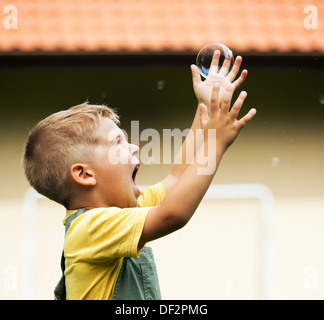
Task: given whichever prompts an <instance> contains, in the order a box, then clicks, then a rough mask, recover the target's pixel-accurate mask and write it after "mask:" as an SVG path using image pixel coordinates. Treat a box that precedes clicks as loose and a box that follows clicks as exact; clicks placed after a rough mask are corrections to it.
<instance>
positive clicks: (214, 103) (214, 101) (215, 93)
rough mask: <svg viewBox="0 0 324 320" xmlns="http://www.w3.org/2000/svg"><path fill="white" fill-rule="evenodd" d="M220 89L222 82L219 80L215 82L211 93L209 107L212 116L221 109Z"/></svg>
mask: <svg viewBox="0 0 324 320" xmlns="http://www.w3.org/2000/svg"><path fill="white" fill-rule="evenodd" d="M219 91H220V84H219V83H218V82H217V83H215V85H214V87H213V90H212V94H211V103H210V108H209V109H210V114H211V116H213V115H215V113H216V112H217V111H219Z"/></svg>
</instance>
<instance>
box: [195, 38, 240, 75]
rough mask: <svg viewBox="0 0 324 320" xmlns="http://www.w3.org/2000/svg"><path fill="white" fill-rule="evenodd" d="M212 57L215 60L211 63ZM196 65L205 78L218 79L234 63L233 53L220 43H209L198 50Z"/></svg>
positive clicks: (226, 73)
mask: <svg viewBox="0 0 324 320" xmlns="http://www.w3.org/2000/svg"><path fill="white" fill-rule="evenodd" d="M217 50H218V51H217ZM214 57H215V60H214V63H213V64H212V60H213V58H214ZM217 58H218V59H217ZM196 65H197V67H198V70H199V73H200V74H201V75H202V76H203V77H204V78H205V79H209V80H211V81H219V80H222V79H223V78H225V77H226V76H227V75H228V73H229V72H230V71H231V69H232V67H233V65H234V57H233V53H232V51H231V50H230V49H229V48H227V47H226V46H225V45H223V44H221V43H210V44H208V45H206V46H205V47H203V48H202V49H201V50H200V51H199V53H198V55H197V58H196Z"/></svg>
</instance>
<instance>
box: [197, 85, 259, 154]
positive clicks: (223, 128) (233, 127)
mask: <svg viewBox="0 0 324 320" xmlns="http://www.w3.org/2000/svg"><path fill="white" fill-rule="evenodd" d="M234 90H235V85H234V84H230V85H229V87H228V90H227V91H226V92H225V94H224V96H223V98H222V99H221V98H220V95H221V88H220V84H219V83H216V84H215V85H214V87H213V89H212V92H211V102H210V107H209V112H208V109H207V107H206V106H205V105H204V104H200V106H199V107H200V124H201V128H202V129H205V138H208V133H207V131H208V129H216V146H217V149H218V148H221V149H220V150H219V151H221V152H224V151H225V150H226V149H227V148H228V147H229V146H230V145H231V144H232V143H233V141H234V140H235V138H236V137H237V135H238V133H239V132H240V130H241V129H242V128H243V127H244V126H245V125H246V124H247V123H248V122H249V121H250V120H251V119H252V118H253V117H254V115H255V114H256V110H255V109H251V110H250V111H249V112H248V113H247V114H246V115H245V116H244V117H243V118H241V119H240V120H237V116H238V114H239V112H240V110H241V107H242V105H243V103H244V100H245V98H246V96H247V93H246V92H245V91H242V92H241V93H240V95H239V96H238V98H237V99H236V101H235V102H234V104H233V106H232V108H230V105H231V101H232V97H233V92H234Z"/></svg>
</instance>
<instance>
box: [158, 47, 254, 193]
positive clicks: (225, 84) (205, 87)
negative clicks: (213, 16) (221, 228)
mask: <svg viewBox="0 0 324 320" xmlns="http://www.w3.org/2000/svg"><path fill="white" fill-rule="evenodd" d="M218 63H219V51H216V52H215V55H214V57H213V61H212V63H211V72H214V71H215V69H217V68H218ZM229 64H230V61H229V60H228V59H225V62H224V64H223V66H222V69H221V70H220V72H223V73H227V72H228V69H229ZM241 64H242V57H240V56H238V57H236V59H235V62H234V66H233V68H232V69H231V70H230V72H229V73H228V74H227V76H226V77H224V78H223V79H222V80H221V81H219V82H218V83H219V85H220V88H219V97H218V99H219V101H222V99H223V97H224V95H225V93H226V91H227V90H229V88H230V87H231V85H232V84H233V85H234V89H237V88H238V87H239V86H240V85H241V84H242V83H243V82H244V80H245V79H246V77H247V73H248V72H247V70H245V69H244V70H243V71H242V72H241V75H240V76H239V77H238V78H237V79H236V80H235V78H236V76H237V75H238V72H239V70H240V67H241ZM191 73H192V83H193V89H194V92H195V95H196V98H197V100H198V107H197V110H196V113H195V117H194V120H193V122H192V125H191V128H190V131H189V134H188V136H187V137H186V139H185V141H184V143H183V144H182V147H181V149H180V150H179V152H178V154H177V156H176V158H175V161H174V163H173V165H172V168H171V170H170V173H169V174H168V176H167V177H166V178H164V179H163V180H162V184H163V185H164V188H165V190H166V192H167V193H168V191H170V190H171V189H172V188H173V186H174V185H175V184H176V183H177V181H178V179H179V178H180V177H181V176H182V174H183V173H184V172H185V170H186V168H187V166H188V164H189V163H191V162H192V161H193V158H194V156H195V152H196V150H197V145H199V144H200V143H201V141H199V140H200V139H199V138H198V139H197V130H199V129H201V124H200V122H201V121H200V109H199V104H200V103H203V104H204V105H205V106H206V107H207V109H209V107H210V102H211V101H210V100H211V94H212V90H213V87H214V85H215V82H213V81H211V80H208V79H206V80H204V81H202V80H201V76H200V74H199V71H198V68H197V66H196V65H191Z"/></svg>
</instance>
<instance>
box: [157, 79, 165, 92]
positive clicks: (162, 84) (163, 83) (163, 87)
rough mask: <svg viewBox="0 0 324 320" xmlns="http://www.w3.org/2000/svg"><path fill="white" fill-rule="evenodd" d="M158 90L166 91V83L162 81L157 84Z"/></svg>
mask: <svg viewBox="0 0 324 320" xmlns="http://www.w3.org/2000/svg"><path fill="white" fill-rule="evenodd" d="M156 88H157V89H158V90H164V89H165V81H163V80H160V81H158V82H157V83H156Z"/></svg>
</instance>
